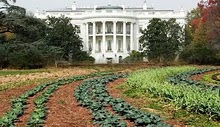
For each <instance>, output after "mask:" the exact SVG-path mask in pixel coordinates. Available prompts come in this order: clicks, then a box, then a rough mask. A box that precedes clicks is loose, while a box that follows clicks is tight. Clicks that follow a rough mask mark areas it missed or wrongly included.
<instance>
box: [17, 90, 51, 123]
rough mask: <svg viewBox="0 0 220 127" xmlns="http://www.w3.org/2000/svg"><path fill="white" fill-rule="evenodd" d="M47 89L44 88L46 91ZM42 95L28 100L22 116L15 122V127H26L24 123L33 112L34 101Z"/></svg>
mask: <svg viewBox="0 0 220 127" xmlns="http://www.w3.org/2000/svg"><path fill="white" fill-rule="evenodd" d="M47 88H48V87H47ZM47 88H45V89H47ZM45 89H44V90H45ZM42 93H43V91H41V92H39V93H37V94H36V95H34V96H33V97H29V98H28V100H27V105H26V106H25V108H26V109H25V110H24V114H23V115H22V116H20V117H18V120H17V121H16V122H15V126H16V127H25V126H26V122H27V120H28V119H29V118H30V114H31V113H32V112H33V110H34V108H35V104H34V99H36V97H38V96H39V95H41V94H42Z"/></svg>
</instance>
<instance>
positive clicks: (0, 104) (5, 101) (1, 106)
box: [0, 84, 37, 116]
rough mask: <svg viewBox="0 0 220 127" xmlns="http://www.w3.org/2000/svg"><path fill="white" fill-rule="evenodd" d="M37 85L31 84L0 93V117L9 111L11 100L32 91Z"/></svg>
mask: <svg viewBox="0 0 220 127" xmlns="http://www.w3.org/2000/svg"><path fill="white" fill-rule="evenodd" d="M36 85H37V84H32V85H28V86H22V87H17V88H13V89H10V90H6V91H1V92H0V116H3V115H4V113H5V112H7V111H9V110H10V109H11V100H12V99H14V98H17V97H18V96H19V95H21V94H22V93H24V92H25V91H27V90H29V89H32V88H34V87H35V86H36Z"/></svg>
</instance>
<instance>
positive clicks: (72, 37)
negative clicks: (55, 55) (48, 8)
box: [46, 16, 82, 60]
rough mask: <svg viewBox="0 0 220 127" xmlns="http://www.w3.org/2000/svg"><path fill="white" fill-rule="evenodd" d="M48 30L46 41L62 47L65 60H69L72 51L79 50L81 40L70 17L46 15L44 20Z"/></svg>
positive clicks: (51, 44)
mask: <svg viewBox="0 0 220 127" xmlns="http://www.w3.org/2000/svg"><path fill="white" fill-rule="evenodd" d="M46 23H47V26H48V30H47V35H46V41H47V42H48V45H50V46H57V47H61V48H63V51H64V55H63V58H64V59H65V60H69V59H70V58H72V59H74V57H71V56H72V55H73V54H74V52H79V51H81V48H82V40H81V38H80V37H79V35H78V34H76V28H75V27H74V26H73V25H72V24H71V19H70V18H67V17H64V16H61V17H59V18H55V17H48V19H47V20H46Z"/></svg>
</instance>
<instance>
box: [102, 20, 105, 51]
mask: <svg viewBox="0 0 220 127" xmlns="http://www.w3.org/2000/svg"><path fill="white" fill-rule="evenodd" d="M105 52H106V36H105V21H103V22H102V53H105Z"/></svg>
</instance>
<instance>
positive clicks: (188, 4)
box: [16, 0, 198, 11]
mask: <svg viewBox="0 0 220 127" xmlns="http://www.w3.org/2000/svg"><path fill="white" fill-rule="evenodd" d="M73 1H74V0H17V3H16V5H19V6H22V7H24V8H26V9H27V10H29V11H35V10H36V9H37V8H38V9H40V10H48V9H57V8H65V7H71V4H72V3H73ZM75 1H76V4H77V6H78V7H89V6H91V7H93V6H94V5H108V4H111V5H123V4H124V5H125V6H129V7H142V5H143V3H144V1H145V0H75ZM146 1H147V4H148V5H149V6H151V5H152V6H153V7H154V8H155V9H173V10H180V8H181V6H182V7H183V9H184V10H186V11H190V10H191V9H193V8H195V7H196V5H197V2H198V0H146Z"/></svg>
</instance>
